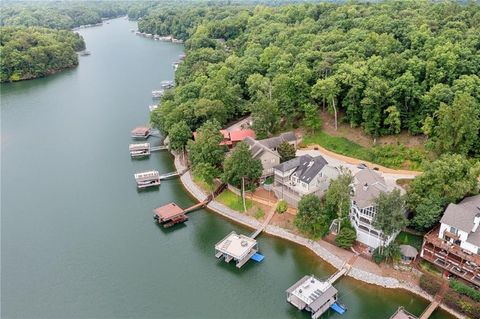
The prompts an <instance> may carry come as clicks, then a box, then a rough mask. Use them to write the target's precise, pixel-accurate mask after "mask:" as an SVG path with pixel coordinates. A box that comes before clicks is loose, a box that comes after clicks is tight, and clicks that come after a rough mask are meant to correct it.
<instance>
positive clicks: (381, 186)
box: [353, 168, 391, 208]
mask: <svg viewBox="0 0 480 319" xmlns="http://www.w3.org/2000/svg"><path fill="white" fill-rule="evenodd" d="M390 190H391V188H389V187H388V186H387V184H386V183H385V179H384V178H383V177H382V176H381V175H380V174H378V173H377V172H375V171H374V170H372V169H369V168H364V169H362V170H360V171H359V172H358V173H357V174H355V192H354V195H353V200H354V201H355V204H356V205H357V206H358V207H359V208H365V207H369V206H372V205H373V204H374V202H375V199H376V198H377V197H378V195H380V193H382V192H384V193H385V192H389V191H390Z"/></svg>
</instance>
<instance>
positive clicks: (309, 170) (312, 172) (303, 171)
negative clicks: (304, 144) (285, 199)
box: [274, 154, 328, 184]
mask: <svg viewBox="0 0 480 319" xmlns="http://www.w3.org/2000/svg"><path fill="white" fill-rule="evenodd" d="M327 164H328V162H327V161H326V160H325V159H324V158H323V157H322V156H316V157H312V156H310V155H308V154H306V155H302V156H299V157H295V158H293V159H291V160H289V161H286V162H284V163H282V164H279V165H277V166H275V167H274V169H276V170H279V171H281V172H283V173H284V172H288V171H289V170H291V169H294V168H296V170H295V171H294V172H293V173H294V174H296V175H297V176H298V178H299V179H300V180H301V181H302V182H305V183H307V184H309V183H310V182H311V181H312V180H313V178H314V177H315V176H317V174H318V173H320V171H321V170H322V169H323V168H324V167H325V165H327Z"/></svg>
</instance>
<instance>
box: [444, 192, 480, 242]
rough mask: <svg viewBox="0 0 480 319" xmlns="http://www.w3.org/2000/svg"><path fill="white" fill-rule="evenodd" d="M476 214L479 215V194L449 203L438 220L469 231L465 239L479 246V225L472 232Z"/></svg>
mask: <svg viewBox="0 0 480 319" xmlns="http://www.w3.org/2000/svg"><path fill="white" fill-rule="evenodd" d="M476 216H478V217H480V195H476V196H470V197H467V198H465V199H464V200H462V201H461V202H460V203H458V204H454V203H450V204H449V205H448V206H447V209H446V210H445V213H444V214H443V216H442V219H441V220H440V222H441V223H443V224H447V225H449V226H452V227H455V228H458V229H460V230H463V231H464V232H466V233H469V235H468V237H467V241H468V242H469V243H472V244H474V245H476V246H480V227H479V228H477V230H476V231H475V232H472V229H473V223H474V219H475V217H476Z"/></svg>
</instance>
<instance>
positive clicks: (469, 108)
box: [431, 93, 480, 155]
mask: <svg viewBox="0 0 480 319" xmlns="http://www.w3.org/2000/svg"><path fill="white" fill-rule="evenodd" d="M437 117H438V122H437V125H435V127H434V128H433V134H434V136H433V137H432V140H431V141H432V145H433V147H434V149H435V150H436V151H437V152H438V153H439V154H442V153H458V154H463V155H467V154H468V153H469V152H471V151H472V150H473V149H472V147H473V146H474V145H475V143H476V141H477V140H478V139H479V132H480V107H479V103H478V102H477V101H476V100H475V99H474V98H473V97H471V96H470V95H468V94H465V93H461V94H459V95H457V96H456V97H455V99H454V101H453V104H452V106H449V105H447V104H445V103H442V104H441V105H440V108H439V110H438V113H437Z"/></svg>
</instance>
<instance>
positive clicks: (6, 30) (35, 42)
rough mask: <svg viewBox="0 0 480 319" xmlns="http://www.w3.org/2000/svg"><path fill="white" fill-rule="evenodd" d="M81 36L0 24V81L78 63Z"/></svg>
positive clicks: (51, 71)
mask: <svg viewBox="0 0 480 319" xmlns="http://www.w3.org/2000/svg"><path fill="white" fill-rule="evenodd" d="M84 48H85V43H84V41H83V39H82V37H81V36H79V35H78V34H76V33H73V32H71V31H67V30H53V29H46V28H40V27H28V28H24V27H0V56H1V57H2V59H1V63H0V81H1V82H7V81H9V82H13V81H20V80H26V79H33V78H37V77H42V76H45V75H48V74H52V73H55V72H57V71H59V70H63V69H66V68H70V67H74V66H76V65H78V56H77V53H76V51H79V50H83V49H84Z"/></svg>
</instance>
